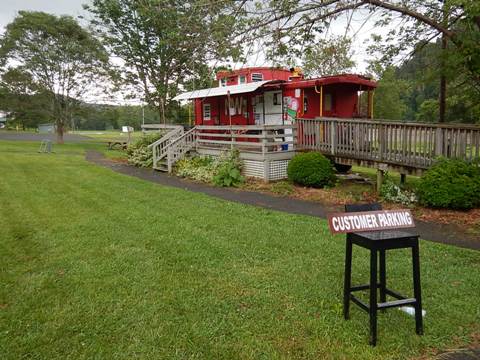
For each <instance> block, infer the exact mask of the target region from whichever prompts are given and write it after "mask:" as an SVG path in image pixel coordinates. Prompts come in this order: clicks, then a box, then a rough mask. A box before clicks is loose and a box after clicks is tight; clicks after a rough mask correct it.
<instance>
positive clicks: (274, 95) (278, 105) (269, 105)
mask: <svg viewBox="0 0 480 360" xmlns="http://www.w3.org/2000/svg"><path fill="white" fill-rule="evenodd" d="M263 97H264V102H265V125H282V124H283V119H282V116H283V113H282V92H281V91H266V92H265V93H264V94H263Z"/></svg>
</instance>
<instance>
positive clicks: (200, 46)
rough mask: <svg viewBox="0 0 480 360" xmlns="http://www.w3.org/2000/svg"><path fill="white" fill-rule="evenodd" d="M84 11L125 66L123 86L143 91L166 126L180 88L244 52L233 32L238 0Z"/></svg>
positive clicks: (164, 1) (166, 0)
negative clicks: (207, 67)
mask: <svg viewBox="0 0 480 360" xmlns="http://www.w3.org/2000/svg"><path fill="white" fill-rule="evenodd" d="M240 5H241V4H240ZM86 8H87V9H88V10H89V11H90V12H91V13H92V14H93V15H94V20H93V21H92V23H93V24H94V25H95V27H96V28H97V29H98V31H99V32H100V33H101V34H102V36H103V38H104V40H105V43H106V44H107V46H108V47H109V48H110V49H111V51H112V53H113V54H114V55H115V56H117V57H118V58H120V59H121V61H122V63H123V66H122V71H121V72H120V77H119V80H120V83H121V84H123V85H124V86H125V85H126V86H130V87H131V88H132V90H133V91H134V92H137V91H139V90H140V91H141V92H142V93H143V96H142V98H143V99H142V100H144V101H146V102H147V103H149V104H150V105H152V106H155V107H156V108H157V109H158V112H159V114H160V115H161V119H162V121H163V122H165V121H166V119H165V113H166V110H165V107H166V106H167V105H168V104H169V101H170V99H171V98H172V97H174V96H175V95H176V93H177V91H178V88H179V86H180V85H182V84H183V83H184V82H190V83H191V81H189V80H191V79H192V78H195V77H197V76H198V75H201V74H202V73H203V72H205V64H206V63H208V62H209V61H214V60H216V61H218V60H220V59H225V58H228V57H230V58H235V59H237V58H238V56H239V54H240V52H239V51H238V49H237V48H236V47H235V46H234V41H233V31H232V29H233V28H234V25H235V22H236V17H237V15H239V11H240V9H241V6H239V5H238V4H237V2H236V1H235V0H226V1H211V0H186V1H183V0H182V1H181V0H136V1H132V0H93V2H92V4H91V5H90V6H86Z"/></svg>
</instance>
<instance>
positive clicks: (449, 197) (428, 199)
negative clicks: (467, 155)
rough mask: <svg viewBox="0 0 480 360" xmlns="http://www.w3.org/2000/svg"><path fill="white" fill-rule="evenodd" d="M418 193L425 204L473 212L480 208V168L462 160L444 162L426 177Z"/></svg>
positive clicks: (441, 161)
mask: <svg viewBox="0 0 480 360" xmlns="http://www.w3.org/2000/svg"><path fill="white" fill-rule="evenodd" d="M417 194H418V197H419V201H420V203H421V204H422V205H426V206H431V207H435V208H449V209H463V210H467V209H471V208H474V207H476V206H479V205H480V167H479V166H478V164H473V163H468V162H466V161H462V160H449V159H440V160H439V161H438V162H437V163H436V164H434V165H433V166H432V167H431V168H430V169H429V170H427V172H426V173H425V174H424V175H423V176H422V178H421V181H420V184H419V185H418V190H417Z"/></svg>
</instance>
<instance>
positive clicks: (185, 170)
mask: <svg viewBox="0 0 480 360" xmlns="http://www.w3.org/2000/svg"><path fill="white" fill-rule="evenodd" d="M175 173H176V175H177V176H180V177H184V178H189V179H193V180H197V181H203V182H207V183H209V182H212V181H213V177H214V176H215V161H214V159H213V158H212V157H209V156H195V157H193V158H185V159H182V160H179V161H178V162H177V163H176V164H175Z"/></svg>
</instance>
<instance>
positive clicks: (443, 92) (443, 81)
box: [438, 35, 447, 123]
mask: <svg viewBox="0 0 480 360" xmlns="http://www.w3.org/2000/svg"><path fill="white" fill-rule="evenodd" d="M446 49H447V37H446V36H445V35H443V36H442V54H441V56H442V60H441V69H440V71H441V74H440V96H439V119H438V120H439V121H440V122H441V123H443V122H445V110H446V103H447V78H446V76H445V59H444V56H445V51H446Z"/></svg>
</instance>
